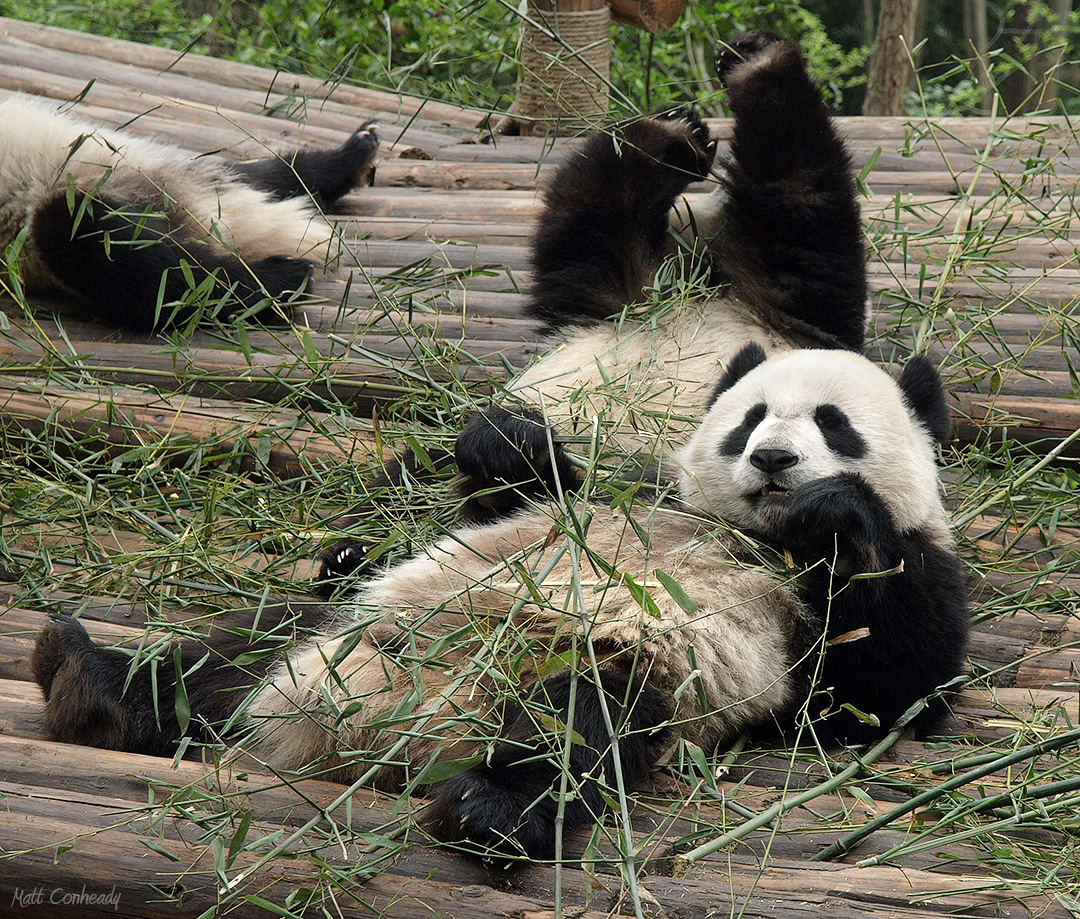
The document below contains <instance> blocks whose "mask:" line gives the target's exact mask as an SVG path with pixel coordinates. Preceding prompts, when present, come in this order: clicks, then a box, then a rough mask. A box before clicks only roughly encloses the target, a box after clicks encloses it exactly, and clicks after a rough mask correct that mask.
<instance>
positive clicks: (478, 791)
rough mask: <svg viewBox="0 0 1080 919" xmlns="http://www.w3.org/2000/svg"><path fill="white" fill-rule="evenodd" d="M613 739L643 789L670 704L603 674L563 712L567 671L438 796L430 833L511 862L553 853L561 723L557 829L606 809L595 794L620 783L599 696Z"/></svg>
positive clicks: (518, 708) (544, 686)
mask: <svg viewBox="0 0 1080 919" xmlns="http://www.w3.org/2000/svg"><path fill="white" fill-rule="evenodd" d="M601 691H602V692H603V693H604V698H605V700H606V705H607V709H608V712H609V714H610V717H611V720H612V723H613V724H614V725H615V726H616V730H618V732H619V742H618V746H619V762H620V765H621V768H622V781H623V782H624V783H625V785H626V786H635V785H640V784H641V783H642V782H644V781H645V779H646V778H647V777H648V775H649V770H650V768H651V767H652V765H653V763H654V762H655V761H656V760H655V757H656V756H657V755H659V752H660V751H661V750H662V749H663V746H664V744H665V743H666V742H667V734H668V731H667V727H666V725H667V722H668V720H669V718H670V717H671V706H670V703H669V702H668V700H667V698H666V697H665V696H664V695H663V693H661V692H660V691H659V690H657V689H655V688H654V687H653V686H651V685H649V684H648V683H640V682H637V681H632V680H630V679H629V678H628V677H627V676H625V675H623V674H619V673H613V672H605V673H603V675H602V688H598V687H597V686H596V685H595V684H594V683H592V682H591V681H589V680H588V679H586V677H584V676H581V677H579V678H578V685H577V692H576V697H575V700H574V706H573V716H572V717H571V714H570V708H571V706H570V697H571V676H570V674H569V673H568V672H566V673H562V674H559V675H557V676H553V677H549V678H547V679H545V680H544V681H543V683H541V684H538V685H537V687H536V689H535V690H534V691H533V692H532V694H531V695H530V697H529V699H528V700H527V701H526V702H525V703H524V704H521V705H515V706H514V707H513V709H512V710H510V711H507V712H506V715H505V717H504V722H503V723H504V725H505V728H504V731H503V735H502V737H501V738H500V739H499V741H498V742H497V743H496V744H495V747H494V749H493V750H492V752H491V754H490V756H489V757H488V758H487V760H486V761H485V762H483V763H481V764H479V765H477V766H473V767H472V768H471V769H468V770H466V771H465V772H462V773H459V774H458V775H456V776H454V777H453V778H451V779H448V780H446V781H445V782H442V783H441V784H440V785H439V786H438V787H437V789H436V793H435V798H434V800H433V801H432V803H431V805H430V806H429V808H428V811H427V816H428V820H429V826H430V828H431V831H432V833H433V834H434V835H435V836H436V837H437V838H439V839H442V840H444V841H447V842H457V843H461V844H463V845H464V846H465V847H466V848H468V849H470V850H472V851H475V852H478V853H480V854H483V855H485V856H486V857H488V858H492V859H494V860H495V861H497V862H500V863H504V864H512V863H513V861H514V860H515V859H518V858H528V859H530V860H535V859H548V858H553V857H554V856H555V854H556V851H555V849H556V816H557V814H558V811H559V782H560V779H561V775H562V767H561V765H560V762H559V760H560V759H561V757H562V750H563V743H564V741H565V734H566V725H567V724H568V723H569V726H570V727H571V729H572V730H573V731H574V732H575V736H574V739H573V740H572V741H571V742H570V748H569V760H570V763H569V769H568V780H569V782H570V792H571V793H570V794H569V795H567V797H566V799H565V808H564V813H563V821H564V822H563V829H564V832H566V833H569V832H570V831H572V830H574V829H575V828H577V827H580V826H583V825H585V824H587V823H588V822H589V821H591V820H595V819H597V818H598V817H599V816H600V815H601V814H602V813H603V812H604V810H605V804H604V795H603V794H602V792H601V788H602V787H607V788H614V787H616V785H617V782H618V776H617V775H616V770H615V762H614V758H613V756H612V749H611V740H610V737H609V733H608V730H607V727H606V722H605V719H604V714H603V709H602V707H601V706H602V703H601V699H600V696H599V692H601Z"/></svg>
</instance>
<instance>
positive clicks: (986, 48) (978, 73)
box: [964, 0, 993, 114]
mask: <svg viewBox="0 0 1080 919" xmlns="http://www.w3.org/2000/svg"><path fill="white" fill-rule="evenodd" d="M964 41H965V43H966V44H967V47H968V50H969V51H970V52H971V53H972V54H974V58H975V59H974V61H973V63H972V68H971V69H972V72H973V73H974V74H975V78H976V79H977V80H978V82H979V111H980V112H982V113H984V114H985V113H986V112H987V111H988V109H989V105H988V104H987V101H986V100H987V93H988V92H989V91H990V90H991V87H992V86H993V81H992V80H991V79H990V71H989V70H988V69H987V67H988V66H989V61H990V57H989V55H990V32H989V29H988V27H987V25H986V0H964Z"/></svg>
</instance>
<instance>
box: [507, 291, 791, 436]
mask: <svg viewBox="0 0 1080 919" xmlns="http://www.w3.org/2000/svg"><path fill="white" fill-rule="evenodd" d="M751 342H754V343H757V344H759V345H761V346H762V347H763V348H764V349H765V352H766V354H768V355H770V356H772V355H776V354H782V353H784V352H786V351H790V350H791V349H792V348H794V347H796V346H797V345H796V342H794V341H793V340H792V338H791V337H790V336H786V335H785V334H784V333H783V332H782V331H781V330H780V329H778V328H776V327H775V326H773V325H771V324H770V323H769V322H768V321H766V320H765V319H764V318H763V317H762V316H761V315H760V313H759V312H757V311H756V310H754V309H752V308H750V307H748V306H746V305H745V304H743V303H740V302H739V301H738V300H733V299H720V298H713V299H709V300H705V301H698V302H692V303H687V304H685V305H684V307H683V308H682V309H679V310H677V311H676V312H674V313H672V314H671V315H669V316H665V317H664V320H663V321H662V322H655V321H651V320H649V319H637V318H633V317H629V318H626V319H623V320H621V321H620V322H618V323H603V324H599V325H594V326H588V327H584V328H578V329H574V330H573V331H572V332H570V333H569V334H565V335H563V336H562V337H561V338H560V339H559V340H557V341H556V342H555V343H554V344H553V345H552V347H551V348H550V350H547V351H545V353H544V355H543V356H542V357H541V358H540V359H538V360H537V361H535V362H534V363H532V364H531V365H530V366H529V367H527V368H526V369H525V370H524V371H523V372H522V373H520V374H519V375H518V376H516V377H515V378H514V379H513V380H512V381H511V382H510V383H509V384H508V386H507V390H508V391H509V392H510V393H513V394H514V395H515V396H518V397H520V398H522V399H524V400H525V401H527V402H529V403H531V404H532V405H535V406H537V407H538V408H539V409H540V410H541V412H542V414H543V416H544V418H545V419H546V420H547V421H548V422H549V423H550V424H552V425H554V426H555V427H557V428H559V429H561V430H563V431H578V432H580V431H589V430H590V429H592V428H593V427H594V426H595V427H596V429H597V434H598V439H599V441H600V443H601V444H602V446H603V448H604V449H605V450H621V451H625V452H634V451H647V452H648V453H649V454H659V455H664V454H666V453H667V452H668V451H669V449H670V447H671V445H673V444H678V443H680V442H681V441H682V440H684V439H685V437H686V434H687V432H688V431H690V430H692V429H693V428H694V426H695V425H696V424H697V422H698V420H699V419H700V418H701V416H702V414H703V413H704V411H705V408H706V406H707V405H708V403H709V397H710V396H711V394H712V390H713V386H714V385H715V383H716V380H717V378H718V377H719V376H720V374H721V373H723V370H724V368H725V367H726V366H727V365H728V363H729V362H730V360H731V358H732V357H733V356H734V355H735V354H737V353H738V352H739V351H741V350H742V349H743V348H744V347H745V346H746V345H748V344H750V343H751Z"/></svg>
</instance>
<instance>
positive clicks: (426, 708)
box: [250, 505, 806, 787]
mask: <svg viewBox="0 0 1080 919" xmlns="http://www.w3.org/2000/svg"><path fill="white" fill-rule="evenodd" d="M631 513H632V514H633V515H634V517H635V522H636V524H637V526H638V527H639V528H640V532H641V533H646V534H648V541H647V544H646V543H645V542H643V539H642V537H641V535H640V534H639V532H638V531H637V530H636V529H635V527H634V526H632V525H631V524H630V522H629V521H628V519H627V515H626V513H625V512H624V511H623V510H622V509H618V510H614V511H612V510H610V509H608V508H595V509H593V511H592V516H591V519H590V521H589V524H588V528H587V530H586V531H585V532H584V534H583V536H582V535H578V534H576V533H575V532H574V531H573V528H572V525H571V524H570V523H569V521H567V520H566V519H564V518H563V517H562V516H561V515H559V514H558V513H557V512H556V511H555V509H554V508H536V509H533V510H528V511H523V512H521V513H520V514H518V515H516V516H514V517H511V518H508V519H504V520H500V521H496V522H494V523H491V524H487V525H485V526H479V527H472V528H468V529H462V530H459V531H457V532H455V533H453V534H452V535H451V536H448V537H446V538H444V539H442V540H440V541H439V542H437V543H436V544H435V545H433V546H431V547H429V548H427V549H425V550H423V551H422V552H421V554H420V555H418V556H417V557H416V558H413V559H411V560H409V561H406V562H404V563H402V564H400V565H396V566H394V567H393V568H391V569H390V570H389V571H388V572H386V573H385V574H383V575H381V576H379V577H376V578H374V579H373V580H372V581H370V582H369V583H367V584H366V585H364V587H363V588H362V590H361V592H360V595H359V597H358V599H357V601H356V608H355V610H354V612H353V615H354V617H355V618H356V620H357V621H363V620H364V619H365V617H366V618H369V619H370V616H371V614H373V613H374V614H377V615H378V616H379V617H380V618H379V620H378V622H377V623H376V624H374V625H370V626H369V627H368V628H367V630H366V634H365V636H364V637H363V638H362V639H361V640H360V643H359V644H358V645H357V646H356V648H355V649H354V650H352V651H351V652H349V653H348V654H347V656H345V657H344V658H343V659H340V660H339V659H337V651H338V648H339V647H340V645H341V642H342V639H340V638H335V639H331V640H327V638H326V637H325V636H320V637H316V638H315V639H313V640H311V641H310V642H308V643H307V644H305V645H303V646H301V647H300V648H299V649H298V650H297V651H296V652H295V653H293V654H290V655H289V659H288V661H287V662H283V663H281V664H280V665H279V666H278V667H277V668H276V670H275V672H274V674H273V676H272V677H271V680H270V682H269V683H268V684H267V685H266V686H265V687H264V688H263V689H262V690H260V692H259V693H258V695H257V696H256V698H255V700H254V703H253V704H252V706H251V709H250V718H251V719H252V721H253V722H254V723H255V724H257V725H260V726H261V728H262V737H261V740H260V742H259V744H258V746H257V748H256V753H257V755H258V756H259V757H260V758H265V760H266V761H267V762H269V763H271V764H272V765H273V766H275V767H276V768H290V769H300V768H302V767H304V766H307V765H309V764H311V763H313V762H318V761H320V760H323V759H324V757H326V756H328V755H331V756H332V757H333V760H332V762H336V763H337V764H339V765H340V766H341V767H342V768H343V769H344V772H345V774H346V775H349V776H355V774H356V773H358V772H362V771H364V770H366V769H368V768H370V764H371V757H370V756H362V757H360V758H359V759H357V760H356V761H355V763H356V764H355V765H351V764H350V760H349V759H348V758H347V757H345V758H344V759H342V758H341V757H339V756H338V755H337V754H340V753H344V752H346V751H353V750H356V751H368V752H369V753H371V752H374V751H378V750H383V749H386V748H388V747H390V746H392V745H393V744H394V742H395V741H397V740H398V739H400V738H401V737H403V736H405V735H406V734H408V733H410V732H413V731H415V732H416V733H415V735H414V736H413V738H412V739H410V740H409V743H408V750H407V753H401V752H399V754H398V760H401V759H402V758H407V760H408V761H409V762H411V763H413V764H414V765H416V766H420V765H422V764H424V763H425V762H427V761H428V760H429V759H431V758H434V757H436V756H437V757H440V758H457V757H462V756H467V755H470V754H472V753H474V752H475V747H476V746H477V742H476V741H475V740H474V741H473V742H472V743H471V744H470V743H466V742H465V741H464V740H463V739H462V738H458V737H457V734H458V733H459V731H462V732H467V731H470V728H469V716H470V715H474V716H476V717H479V718H481V719H489V720H490V719H492V718H493V710H494V707H495V706H496V705H497V704H498V703H499V701H500V697H501V696H504V695H505V693H506V692H507V691H508V690H509V691H511V692H527V691H528V687H529V686H530V685H531V683H532V682H533V680H534V679H535V678H536V676H537V673H538V672H543V671H545V670H548V671H550V670H551V666H552V662H556V663H557V662H558V657H557V656H558V655H566V654H567V653H568V651H569V649H570V647H571V646H572V645H573V644H575V642H580V647H581V649H582V651H583V652H584V648H585V642H586V641H588V642H591V643H592V644H593V646H595V647H596V648H598V649H601V650H600V651H599V652H598V653H599V655H600V657H601V658H602V659H603V660H604V661H605V664H607V665H610V663H611V658H612V655H613V654H618V655H619V656H622V657H625V658H627V660H626V661H625V662H624V666H626V667H629V666H630V665H631V662H632V661H633V660H636V661H637V672H638V674H639V676H640V677H641V678H643V679H647V680H648V681H649V683H650V684H651V685H653V686H655V687H656V688H658V689H659V690H660V691H661V692H663V693H665V694H667V695H668V696H670V697H672V698H673V697H674V693H675V692H676V690H677V689H679V687H681V686H684V684H686V683H687V681H688V680H689V679H690V678H691V674H692V672H694V671H695V664H696V671H697V679H698V680H699V681H700V684H701V687H702V690H703V692H704V697H705V699H706V700H707V706H708V707H707V710H706V711H705V712H702V711H700V710H699V708H698V706H697V699H698V695H697V693H696V691H687V692H684V693H683V694H682V696H681V704H680V707H679V709H678V710H677V711H676V712H675V713H674V716H673V722H674V723H675V724H677V726H678V728H677V733H678V735H679V736H683V737H687V738H690V739H693V740H694V741H696V742H697V743H699V744H702V745H705V746H714V745H715V744H716V743H717V742H718V741H719V740H721V739H722V738H724V737H733V736H736V735H737V734H738V733H739V732H740V731H742V730H743V729H744V728H746V727H747V726H749V725H753V724H758V723H761V722H763V721H764V720H766V719H767V718H768V717H769V716H770V714H771V713H774V712H777V711H781V710H783V709H784V708H785V707H786V706H787V705H788V704H789V703H790V701H791V700H792V694H793V681H792V676H791V668H792V663H793V656H792V650H791V649H792V647H793V645H794V643H795V641H796V639H797V637H798V635H799V634H800V633H801V632H802V631H803V630H804V629H806V625H805V623H804V622H803V620H804V618H805V614H804V611H803V607H802V604H801V602H800V601H799V600H798V599H797V597H796V596H795V595H794V592H793V590H792V588H791V585H790V578H788V577H786V576H784V575H780V576H777V575H776V574H775V573H774V572H773V571H772V570H770V569H769V568H768V567H765V566H764V564H763V563H762V562H760V561H759V562H757V563H754V562H753V561H749V560H746V559H745V558H744V557H743V556H745V554H746V553H745V549H744V547H743V544H742V541H741V540H738V539H736V538H735V537H733V536H732V534H731V532H730V530H729V529H728V528H727V527H726V526H725V525H724V524H723V523H721V522H718V521H717V520H715V519H713V518H708V517H704V516H703V515H701V514H700V513H699V512H698V511H697V510H696V509H694V508H689V507H680V506H665V505H662V506H659V507H656V508H643V507H636V508H634V509H633V511H632V512H631ZM568 528H569V529H570V531H569V532H567V529H568ZM582 539H584V542H585V544H586V545H587V546H588V553H584V554H583V553H582V552H581V550H580V546H579V543H580V541H581V540H582ZM590 556H593V557H596V558H599V559H602V560H603V561H604V562H605V563H607V564H608V565H611V566H612V567H613V568H614V569H615V571H617V572H618V574H617V575H612V574H609V573H606V572H605V571H604V570H603V569H600V570H597V569H596V568H595V567H593V566H592V565H591V564H590V561H589V557H590ZM553 561H554V565H553V566H552V567H551V568H550V570H548V566H549V564H551V563H552V562H553ZM658 569H659V570H660V571H662V572H664V573H665V574H667V575H669V576H670V577H671V578H672V579H674V581H675V582H676V583H677V584H678V585H679V586H680V587H681V588H682V590H683V591H685V593H686V594H687V595H688V596H689V597H690V598H691V599H692V600H694V601H695V603H696V604H697V609H695V610H694V611H693V612H688V611H687V610H686V609H684V608H683V607H682V606H680V604H679V602H678V601H677V600H676V599H675V598H674V597H673V596H672V595H671V594H670V593H668V592H667V591H666V590H665V589H664V588H663V587H662V586H661V585H660V583H659V582H658V581H657V579H656V571H657V570H658ZM541 572H544V574H543V576H541ZM628 578H629V579H632V582H629V581H628V580H627V579H628ZM631 584H634V585H641V586H644V587H645V588H646V589H648V590H649V592H650V594H651V597H652V601H653V603H654V604H655V606H654V607H652V608H651V609H650V611H648V612H646V611H645V610H644V609H643V607H642V604H641V602H639V600H638V599H635V596H634V592H633V591H632V589H631ZM519 607H520V608H519ZM453 633H459V635H460V637H459V638H458V639H457V640H456V641H449V642H447V646H446V647H445V648H443V649H442V650H440V651H439V653H438V654H437V655H434V656H433V657H431V658H428V659H426V660H425V659H424V658H425V650H424V648H423V645H424V644H429V643H430V642H433V641H435V640H438V639H445V638H446V636H448V635H451V634H453ZM420 636H422V637H420ZM466 636H468V637H466ZM485 642H489V643H490V645H487V646H486V645H485ZM417 643H420V644H421V647H419V648H417V647H416V644H417ZM691 646H692V647H693V649H694V652H695V657H694V658H693V661H694V663H693V664H692V663H691V657H690V655H689V653H688V648H690V647H691ZM526 648H527V649H528V650H527V652H526V653H525V654H524V656H523V657H521V658H520V659H515V658H516V657H517V656H518V655H521V654H522V652H523V650H524V649H526ZM511 659H515V660H514V664H513V669H512V671H511V670H509V669H507V668H508V667H509V663H508V662H509V660H511ZM418 660H419V661H422V662H420V663H418V662H417V661H418ZM331 662H333V663H332V664H331ZM493 670H494V671H497V672H498V673H499V678H498V679H495V678H494V677H493V674H492V671H493ZM686 688H689V687H686ZM413 692H419V693H421V697H420V700H419V701H417V702H416V703H415V707H414V708H413V709H412V710H411V713H410V714H408V715H407V716H405V717H403V718H401V719H400V720H398V721H397V722H396V723H392V724H391V725H390V726H387V725H385V724H380V722H382V721H383V720H384V719H386V718H387V717H388V715H389V713H391V712H394V711H395V710H398V709H400V708H401V707H402V705H403V701H404V700H405V698H406V697H407V696H408V695H409V694H411V693H413ZM327 700H332V701H331V703H330V704H329V705H328V704H327ZM358 701H360V702H362V703H363V708H362V711H361V713H360V714H359V715H357V716H354V717H352V718H349V719H347V720H345V721H344V722H340V721H338V718H337V716H338V713H339V712H341V711H344V710H345V709H346V708H347V707H348V706H349V705H350V704H354V703H356V702H358ZM320 713H322V714H321V715H320ZM429 715H430V716H432V717H431V720H430V721H428V722H427V723H426V724H425V725H424V726H422V727H420V728H417V727H416V724H417V722H419V721H422V720H423V719H424V718H426V716H429ZM421 716H423V717H421ZM703 716H704V717H703ZM455 722H456V723H457V724H458V725H459V727H457V728H455V727H454V724H455ZM471 733H472V734H473V736H474V737H475V729H473V730H472V731H471ZM462 747H464V749H462ZM324 765H325V763H324ZM399 781H400V775H399V774H398V773H397V772H395V771H394V770H388V771H387V773H386V775H385V776H384V782H388V783H389V784H390V785H391V787H393V786H394V784H395V783H397V782H399Z"/></svg>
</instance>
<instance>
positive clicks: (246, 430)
mask: <svg viewBox="0 0 1080 919" xmlns="http://www.w3.org/2000/svg"><path fill="white" fill-rule="evenodd" d="M54 425H55V426H59V427H61V428H64V429H66V430H71V431H76V432H77V433H78V434H79V435H80V436H84V437H89V438H90V439H91V440H93V441H95V442H99V443H103V444H107V445H109V446H110V447H112V448H114V452H119V451H120V450H122V449H127V448H131V447H136V446H138V447H142V448H144V449H145V448H147V447H149V445H151V444H154V443H157V444H158V445H159V450H160V454H159V455H160V456H161V457H163V458H171V457H176V456H178V455H180V454H183V453H186V452H189V451H191V450H196V449H210V448H212V450H213V451H222V452H224V453H227V454H236V453H246V454H248V455H249V456H250V458H251V461H252V463H256V462H257V463H265V464H266V465H267V466H269V467H270V468H271V469H273V470H274V471H275V472H277V473H278V474H280V475H286V476H292V475H299V474H302V473H303V472H304V471H305V470H306V469H308V468H310V466H309V464H315V465H319V464H335V463H339V462H365V461H366V460H368V459H370V458H371V457H372V455H373V451H374V446H373V442H372V435H371V425H370V424H369V423H363V422H358V421H354V420H352V419H348V418H343V417H341V416H340V415H328V414H325V413H313V414H311V415H302V414H301V413H300V412H297V411H294V410H290V409H281V408H271V407H269V406H266V407H255V406H250V407H248V408H238V407H237V406H236V404H235V403H234V402H229V401H225V400H222V399H209V398H205V397H200V396H185V395H177V396H163V395H160V394H158V393H154V392H146V391H143V390H135V389H127V388H123V387H115V386H112V387H108V388H102V387H89V388H87V389H83V390H70V389H65V388H63V387H59V386H48V385H46V386H40V385H36V384H34V385H32V384H31V383H30V381H29V380H23V381H15V380H11V379H0V427H3V428H6V429H9V430H10V429H12V428H13V427H14V428H19V429H23V430H26V431H29V432H31V433H33V434H35V435H41V434H43V433H45V432H47V431H48V430H49V429H50V428H51V427H53V426H54ZM301 457H303V462H301Z"/></svg>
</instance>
